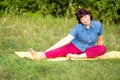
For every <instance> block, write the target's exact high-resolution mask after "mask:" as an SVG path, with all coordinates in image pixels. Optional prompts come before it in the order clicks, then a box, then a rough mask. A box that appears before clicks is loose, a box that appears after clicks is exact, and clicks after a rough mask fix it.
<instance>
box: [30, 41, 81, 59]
mask: <svg viewBox="0 0 120 80" xmlns="http://www.w3.org/2000/svg"><path fill="white" fill-rule="evenodd" d="M30 53H31V54H32V56H33V58H34V59H37V60H39V59H41V58H56V57H66V55H67V54H69V53H71V54H76V53H79V54H80V53H82V52H81V51H80V50H79V49H78V48H77V47H75V46H74V45H73V44H72V43H69V44H67V45H65V46H63V47H60V48H57V49H55V50H51V51H48V52H35V51H34V50H33V49H32V48H31V49H30Z"/></svg>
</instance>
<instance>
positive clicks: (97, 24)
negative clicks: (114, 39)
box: [91, 20, 102, 26]
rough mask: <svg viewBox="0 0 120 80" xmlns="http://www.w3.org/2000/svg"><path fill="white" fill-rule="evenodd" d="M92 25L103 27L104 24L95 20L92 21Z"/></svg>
mask: <svg viewBox="0 0 120 80" xmlns="http://www.w3.org/2000/svg"><path fill="white" fill-rule="evenodd" d="M91 24H92V25H93V26H94V25H95V26H101V25H102V24H101V22H100V21H95V20H92V21H91Z"/></svg>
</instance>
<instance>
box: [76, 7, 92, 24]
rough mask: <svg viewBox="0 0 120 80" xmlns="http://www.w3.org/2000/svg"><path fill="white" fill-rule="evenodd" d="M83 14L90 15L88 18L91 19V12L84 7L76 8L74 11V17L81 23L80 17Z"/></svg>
mask: <svg viewBox="0 0 120 80" xmlns="http://www.w3.org/2000/svg"><path fill="white" fill-rule="evenodd" d="M85 15H90V19H91V20H92V19H93V17H92V14H91V12H90V11H87V10H86V9H78V10H77V11H76V18H77V20H78V23H81V21H80V18H82V17H83V16H85Z"/></svg>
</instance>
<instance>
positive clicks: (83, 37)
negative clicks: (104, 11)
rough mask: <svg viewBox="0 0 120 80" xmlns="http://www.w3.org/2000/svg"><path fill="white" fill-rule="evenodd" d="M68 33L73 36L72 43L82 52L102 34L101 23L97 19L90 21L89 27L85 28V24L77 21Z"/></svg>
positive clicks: (92, 44)
mask: <svg viewBox="0 0 120 80" xmlns="http://www.w3.org/2000/svg"><path fill="white" fill-rule="evenodd" d="M70 34H71V35H73V36H74V37H75V38H74V39H73V40H72V43H73V44H74V45H75V46H76V47H77V48H78V49H79V50H81V51H82V52H84V51H85V50H86V49H87V48H89V47H91V46H94V45H95V44H96V42H97V40H98V36H100V35H102V34H103V29H102V25H101V23H99V22H98V21H91V22H90V28H89V29H87V28H86V26H85V25H83V24H81V23H78V24H77V25H76V26H75V27H74V28H73V29H72V30H71V31H70Z"/></svg>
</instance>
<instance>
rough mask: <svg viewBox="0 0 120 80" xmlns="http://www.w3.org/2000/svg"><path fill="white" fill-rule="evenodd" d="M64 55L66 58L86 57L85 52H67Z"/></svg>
mask: <svg viewBox="0 0 120 80" xmlns="http://www.w3.org/2000/svg"><path fill="white" fill-rule="evenodd" d="M66 57H67V58H74V59H85V58H87V56H86V53H83V54H71V53H69V54H67V55H66Z"/></svg>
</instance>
